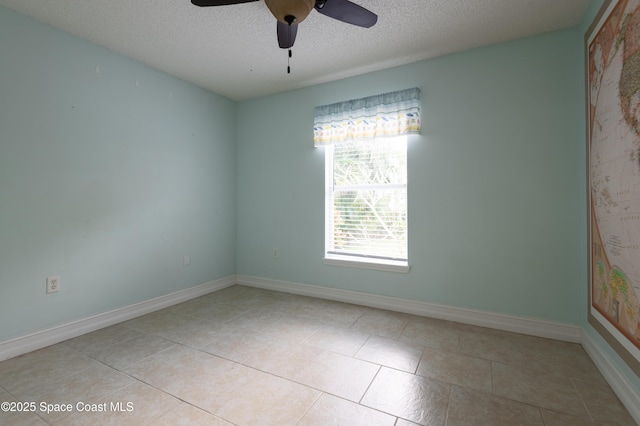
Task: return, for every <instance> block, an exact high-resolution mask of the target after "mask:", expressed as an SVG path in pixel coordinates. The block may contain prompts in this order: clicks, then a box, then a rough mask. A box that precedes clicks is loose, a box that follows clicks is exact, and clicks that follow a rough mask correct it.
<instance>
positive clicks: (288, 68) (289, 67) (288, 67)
mask: <svg viewBox="0 0 640 426" xmlns="http://www.w3.org/2000/svg"><path fill="white" fill-rule="evenodd" d="M291 22H293V20H290V21H289V41H291ZM291 55H292V53H291V47H289V57H288V58H287V74H291V65H290V64H289V62H290V61H291Z"/></svg>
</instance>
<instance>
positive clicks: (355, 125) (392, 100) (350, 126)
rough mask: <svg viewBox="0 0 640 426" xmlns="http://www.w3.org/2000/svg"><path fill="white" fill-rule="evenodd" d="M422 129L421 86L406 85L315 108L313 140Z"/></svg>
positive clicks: (389, 134) (390, 134)
mask: <svg viewBox="0 0 640 426" xmlns="http://www.w3.org/2000/svg"><path fill="white" fill-rule="evenodd" d="M419 132H420V89H418V88H413V89H406V90H400V91H398V92H390V93H383V94H381V95H376V96H369V97H367V98H362V99H353V100H350V101H346V102H338V103H335V104H331V105H324V106H319V107H316V108H315V119H314V123H313V143H314V144H315V145H316V146H318V145H324V144H330V143H335V142H343V141H346V140H357V139H371V138H380V137H393V136H401V135H409V134H417V133H419Z"/></svg>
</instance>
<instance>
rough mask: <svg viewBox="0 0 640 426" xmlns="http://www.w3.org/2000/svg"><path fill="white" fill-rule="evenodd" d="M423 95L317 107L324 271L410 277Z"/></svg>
mask: <svg viewBox="0 0 640 426" xmlns="http://www.w3.org/2000/svg"><path fill="white" fill-rule="evenodd" d="M419 95H420V90H419V89H417V88H414V89H407V90H402V91H398V92H391V93H384V94H382V95H376V96H370V97H367V98H362V99H354V100H351V101H347V102H340V103H336V104H331V105H325V106H320V107H316V110H315V120H314V128H313V131H314V138H313V139H314V143H315V145H316V146H326V151H325V162H326V173H325V181H326V182H325V187H326V197H325V198H326V201H325V263H328V264H339V265H351V266H356V267H366V268H374V269H382V270H390V271H400V272H408V271H409V266H408V265H409V264H408V249H407V135H409V134H417V133H419V131H420V103H419Z"/></svg>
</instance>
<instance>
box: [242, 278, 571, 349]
mask: <svg viewBox="0 0 640 426" xmlns="http://www.w3.org/2000/svg"><path fill="white" fill-rule="evenodd" d="M236 282H237V284H240V285H246V286H250V287H257V288H263V289H267V290H275V291H281V292H285V293H292V294H299V295H303V296H313V297H319V298H322V299H329V300H335V301H339V302H346V303H353V304H356V305H364V306H371V307H374V308H381V309H387V310H390V311H396V312H404V313H408V314H414V315H421V316H425V317H430V318H438V319H443V320H448V321H455V322H460V323H464V324H471V325H477V326H480V327H488V328H494V329H498V330H505V331H512V332H516V333H521V334H528V335H531V336H538V337H546V338H550V339H556V340H562V341H566V342H573V343H580V341H581V338H582V327H581V326H579V325H572V324H561V323H556V322H550V321H542V320H538V319H533V318H523V317H517V316H512V315H504V314H497V313H493V312H484V311H477V310H472V309H464V308H457V307H453V306H444V305H437V304H433V303H426V302H420V301H414V300H405V299H398V298H395V297H388V296H379V295H375V294H368V293H360V292H355V291H349V290H341V289H336V288H330V287H322V286H315V285H309V284H299V283H292V282H287V281H278V280H271V279H265V278H257V277H251V276H246V275H238V276H237V277H236Z"/></svg>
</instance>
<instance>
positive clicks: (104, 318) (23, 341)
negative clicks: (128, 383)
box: [0, 275, 236, 361]
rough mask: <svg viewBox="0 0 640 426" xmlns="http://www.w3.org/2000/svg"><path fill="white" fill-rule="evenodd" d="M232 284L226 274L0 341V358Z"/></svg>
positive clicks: (232, 281)
mask: <svg viewBox="0 0 640 426" xmlns="http://www.w3.org/2000/svg"><path fill="white" fill-rule="evenodd" d="M235 283H236V277H235V275H230V276H228V277H225V278H221V279H218V280H215V281H211V282H208V283H205V284H201V285H198V286H195V287H190V288H187V289H184V290H180V291H177V292H175V293H171V294H167V295H164V296H160V297H156V298H154V299H150V300H145V301H144V302H140V303H135V304H133V305H129V306H125V307H123V308H118V309H114V310H112V311H109V312H104V313H101V314H97V315H93V316H91V317H87V318H83V319H80V320H76V321H72V322H68V323H66V324H61V325H58V326H55V327H52V328H49V329H46V330H41V331H36V332H34V333H31V334H27V335H25V336H20V337H17V338H15V339H11V340H7V341H4V342H0V361H3V360H5V359H9V358H13V357H15V356H18V355H22V354H25V353H28V352H31V351H35V350H37V349H41V348H44V347H46V346H49V345H53V344H56V343H60V342H62V341H64V340H67V339H71V338H74V337H78V336H80V335H82V334H85V333H89V332H92V331H95V330H99V329H101V328H104V327H108V326H110V325H114V324H117V323H120V322H122V321H127V320H130V319H132V318H136V317H139V316H141V315H145V314H148V313H150V312H154V311H157V310H159V309H163V308H166V307H168V306H172V305H175V304H178V303H181V302H185V301H187V300H190V299H193V298H196V297H199V296H204V295H205V294H208V293H211V292H214V291H217V290H222V289H223V288H226V287H230V286H232V285H234V284H235Z"/></svg>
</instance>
